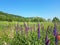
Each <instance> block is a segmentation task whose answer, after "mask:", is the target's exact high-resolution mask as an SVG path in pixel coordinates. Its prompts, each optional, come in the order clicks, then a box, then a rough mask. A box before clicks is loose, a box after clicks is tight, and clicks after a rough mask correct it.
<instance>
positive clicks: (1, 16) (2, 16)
mask: <svg viewBox="0 0 60 45" xmlns="http://www.w3.org/2000/svg"><path fill="white" fill-rule="evenodd" d="M0 21H19V22H24V21H26V22H28V21H31V22H37V21H40V22H43V21H46V20H45V19H44V18H41V17H22V16H18V15H14V14H8V13H5V12H2V11H0Z"/></svg>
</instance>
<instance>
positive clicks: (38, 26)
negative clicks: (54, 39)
mask: <svg viewBox="0 0 60 45" xmlns="http://www.w3.org/2000/svg"><path fill="white" fill-rule="evenodd" d="M38 39H40V24H39V23H38Z"/></svg>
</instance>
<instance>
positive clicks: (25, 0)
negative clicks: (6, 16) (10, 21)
mask: <svg viewBox="0 0 60 45" xmlns="http://www.w3.org/2000/svg"><path fill="white" fill-rule="evenodd" d="M0 11H3V12H6V13H10V14H15V15H20V16H23V17H36V16H38V17H42V18H45V19H49V18H50V19H52V18H53V17H58V18H60V0H0Z"/></svg>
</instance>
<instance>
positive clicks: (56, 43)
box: [55, 35, 58, 45]
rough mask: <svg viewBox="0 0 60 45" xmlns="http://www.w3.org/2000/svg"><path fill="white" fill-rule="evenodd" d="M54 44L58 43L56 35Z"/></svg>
mask: <svg viewBox="0 0 60 45" xmlns="http://www.w3.org/2000/svg"><path fill="white" fill-rule="evenodd" d="M55 45H58V38H57V35H56V36H55Z"/></svg>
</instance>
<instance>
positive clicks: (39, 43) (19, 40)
mask: <svg viewBox="0 0 60 45" xmlns="http://www.w3.org/2000/svg"><path fill="white" fill-rule="evenodd" d="M26 24H27V27H26V26H25V25H26ZM26 24H25V25H24V22H3V21H0V45H45V37H46V30H48V33H47V35H48V39H49V40H50V45H55V37H54V35H53V29H54V23H52V22H39V23H38V22H26ZM38 24H40V27H39V30H40V31H39V34H38ZM59 30H60V24H58V23H57V31H58V33H59V32H60V31H59ZM38 35H40V38H39V37H38ZM58 44H59V45H60V42H58Z"/></svg>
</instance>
